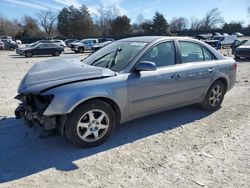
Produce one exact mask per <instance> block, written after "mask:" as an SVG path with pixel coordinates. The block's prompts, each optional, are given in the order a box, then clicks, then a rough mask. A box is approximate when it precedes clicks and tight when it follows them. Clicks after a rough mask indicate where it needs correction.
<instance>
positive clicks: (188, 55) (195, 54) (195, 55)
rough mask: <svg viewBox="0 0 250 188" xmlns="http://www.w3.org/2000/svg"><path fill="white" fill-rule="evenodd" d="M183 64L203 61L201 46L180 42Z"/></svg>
mask: <svg viewBox="0 0 250 188" xmlns="http://www.w3.org/2000/svg"><path fill="white" fill-rule="evenodd" d="M179 46H180V52H181V59H182V63H189V62H196V61H203V52H202V48H201V46H200V45H198V44H196V43H192V42H184V41H180V42H179Z"/></svg>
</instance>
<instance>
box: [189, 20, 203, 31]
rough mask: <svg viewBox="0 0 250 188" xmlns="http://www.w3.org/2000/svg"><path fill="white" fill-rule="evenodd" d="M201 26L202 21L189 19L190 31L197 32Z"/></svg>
mask: <svg viewBox="0 0 250 188" xmlns="http://www.w3.org/2000/svg"><path fill="white" fill-rule="evenodd" d="M201 26H202V21H201V20H199V19H197V18H196V17H192V18H191V19H190V29H191V30H199V29H200V28H201Z"/></svg>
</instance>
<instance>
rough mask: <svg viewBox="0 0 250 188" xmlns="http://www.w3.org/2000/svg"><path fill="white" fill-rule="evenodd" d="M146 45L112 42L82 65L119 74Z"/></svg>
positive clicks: (85, 60)
mask: <svg viewBox="0 0 250 188" xmlns="http://www.w3.org/2000/svg"><path fill="white" fill-rule="evenodd" d="M146 44H147V43H145V42H122V41H117V42H113V43H112V44H109V45H108V46H105V47H104V48H102V49H101V50H99V51H97V52H96V53H94V54H92V55H90V56H89V57H87V58H86V59H84V60H83V63H86V64H89V65H93V66H98V67H105V68H109V69H111V70H113V71H116V72H119V71H122V70H123V69H124V68H125V67H126V66H127V65H128V64H129V63H130V62H131V60H132V59H133V58H134V57H135V56H136V55H137V54H138V53H139V52H140V51H141V50H142V49H143V48H144V46H145V45H146Z"/></svg>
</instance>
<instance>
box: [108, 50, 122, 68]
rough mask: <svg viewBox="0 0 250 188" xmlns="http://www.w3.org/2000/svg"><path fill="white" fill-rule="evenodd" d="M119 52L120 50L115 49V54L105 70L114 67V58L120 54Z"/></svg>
mask: <svg viewBox="0 0 250 188" xmlns="http://www.w3.org/2000/svg"><path fill="white" fill-rule="evenodd" d="M120 51H122V49H121V48H117V50H116V51H115V54H114V56H113V58H112V60H111V61H110V62H109V63H108V64H107V66H106V68H109V69H110V68H111V67H113V66H114V65H115V62H116V58H117V55H118V54H119V53H120Z"/></svg>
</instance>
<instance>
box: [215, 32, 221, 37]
mask: <svg viewBox="0 0 250 188" xmlns="http://www.w3.org/2000/svg"><path fill="white" fill-rule="evenodd" d="M213 36H214V37H220V36H221V33H219V32H214V33H213Z"/></svg>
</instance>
